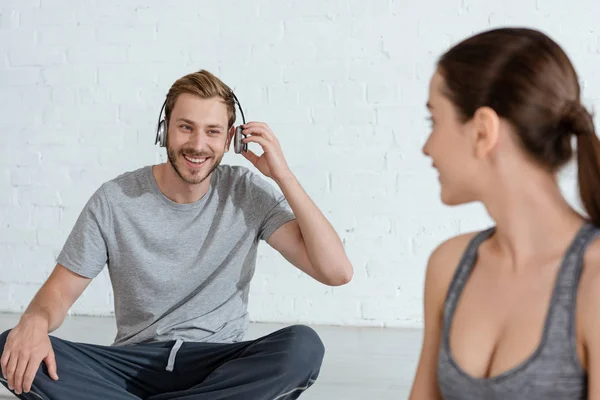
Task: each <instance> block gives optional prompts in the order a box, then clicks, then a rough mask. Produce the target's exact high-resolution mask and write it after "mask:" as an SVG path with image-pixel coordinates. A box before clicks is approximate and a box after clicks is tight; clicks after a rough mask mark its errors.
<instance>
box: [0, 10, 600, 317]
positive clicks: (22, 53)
mask: <svg viewBox="0 0 600 400" xmlns="http://www.w3.org/2000/svg"><path fill="white" fill-rule="evenodd" d="M567 11H568V12H569V13H570V15H569V18H568V20H565V19H564V18H565V15H566V12H567ZM598 17H600V2H598V1H597V0H577V1H576V2H570V3H569V5H568V10H567V6H565V3H564V2H563V1H562V0H561V1H559V0H505V1H504V2H484V1H475V0H450V1H446V0H437V1H429V2H422V3H415V2H408V1H401V0H369V1H365V0H354V1H334V0H327V1H325V0H303V1H291V0H258V1H248V2H240V1H233V0H221V1H218V2H215V1H206V0H205V1H191V0H185V1H184V0H182V1H174V0H160V1H158V0H150V1H148V0H146V1H141V0H122V1H119V2H116V1H93V2H90V1H80V0H2V1H1V2H0V101H1V103H2V107H1V108H0V132H1V133H0V254H1V256H2V257H1V258H2V263H1V264H0V310H2V311H17V312H19V311H22V310H23V309H24V307H26V305H27V304H28V302H29V301H30V299H31V297H32V296H33V294H34V293H35V291H36V290H37V288H38V287H39V285H40V284H41V283H42V282H43V281H44V280H45V279H46V277H47V276H48V274H49V273H50V271H51V269H52V268H53V266H54V262H55V261H54V260H55V257H56V255H57V254H58V252H59V251H60V248H61V246H62V244H63V242H64V240H65V238H66V236H67V235H68V233H69V231H70V229H71V227H72V225H73V223H74V222H75V219H76V218H77V215H78V214H79V212H80V210H81V207H82V206H83V205H84V203H85V201H86V200H87V199H88V197H89V196H90V195H91V194H92V192H93V191H94V190H95V189H96V188H97V187H98V186H99V185H100V184H101V183H102V182H104V181H105V180H108V179H111V178H113V177H114V176H116V175H118V174H120V173H122V172H124V171H126V170H131V169H135V168H138V167H140V166H142V165H146V164H151V163H155V162H159V161H162V160H164V152H163V151H162V150H160V149H159V148H157V147H154V145H153V142H154V129H155V123H156V119H157V117H158V112H159V108H160V106H161V104H162V102H163V100H164V95H165V93H166V91H167V90H168V87H169V86H170V84H171V83H172V82H173V81H174V80H175V79H177V78H178V77H180V76H182V75H184V74H186V73H188V72H191V71H194V70H197V69H200V68H205V69H208V70H210V71H212V72H214V73H216V74H217V75H218V76H220V77H221V78H222V79H223V80H225V81H226V82H227V83H229V84H230V85H232V86H233V87H234V88H235V90H236V92H237V94H238V95H239V97H240V100H241V102H242V104H243V106H244V108H245V112H246V115H247V117H248V119H251V120H263V121H266V122H268V123H269V124H270V125H271V127H272V128H273V130H274V131H275V132H276V134H277V135H278V137H279V138H280V140H281V143H282V146H283V149H284V152H285V154H286V156H287V158H288V161H289V163H290V165H291V166H292V168H293V170H294V171H295V172H296V174H297V175H298V177H299V179H300V181H301V182H302V183H303V184H304V186H305V188H306V190H307V191H308V193H309V194H310V195H311V196H312V198H313V199H314V200H315V201H316V203H317V204H318V205H319V206H320V207H321V209H322V210H323V211H324V212H325V214H326V215H327V216H328V217H329V218H330V219H331V221H332V223H333V224H334V226H335V228H336V229H337V231H338V232H339V233H340V235H341V236H342V238H343V241H344V242H345V244H346V247H347V250H348V253H349V255H350V257H351V259H352V261H353V263H354V266H355V270H356V273H355V278H354V280H353V282H352V283H351V284H349V285H347V286H344V287H339V288H329V287H326V286H323V285H320V284H318V283H317V282H314V281H312V280H310V279H309V278H308V277H305V276H303V275H301V273H299V272H298V271H296V270H295V269H293V268H292V267H290V266H289V265H288V264H287V263H286V262H284V260H283V259H282V258H281V257H280V256H278V255H277V254H276V253H275V252H274V251H273V250H272V249H270V248H269V247H268V246H266V245H263V246H262V248H261V251H260V258H259V266H258V271H257V274H256V278H255V280H254V283H253V286H252V296H251V304H250V311H251V314H252V319H253V320H259V321H282V322H293V321H294V322H295V321H300V322H308V323H310V322H313V323H326V324H353V325H387V326H410V325H420V323H421V302H422V287H423V278H424V268H425V263H426V259H427V257H428V255H429V253H430V252H431V250H432V249H433V247H434V246H435V245H437V244H438V243H439V242H440V241H442V240H443V239H445V238H448V237H450V236H452V235H455V234H457V233H459V232H464V231H468V230H472V229H479V228H483V227H485V226H487V224H488V223H489V222H490V221H489V220H488V217H487V215H486V214H485V212H484V210H483V209H482V208H481V206H478V205H470V206H463V207H458V208H454V209H450V208H445V207H443V206H442V205H441V204H440V201H439V199H438V185H437V181H436V179H435V176H434V173H433V172H432V171H431V169H430V162H429V161H428V160H426V159H425V158H424V157H423V156H422V155H421V152H420V149H421V146H422V144H423V140H424V139H425V137H426V134H427V125H426V123H425V122H424V117H425V108H424V103H425V99H426V96H427V84H428V79H429V77H430V75H431V73H432V71H433V68H434V63H435V61H436V58H437V57H438V56H439V55H440V53H441V52H442V51H444V50H445V49H446V48H447V47H448V46H449V45H450V44H451V43H453V42H454V41H456V40H459V39H462V38H463V37H465V36H466V35H468V34H470V33H473V32H476V31H480V30H483V29H487V28H489V27H492V26H499V25H505V24H508V25H527V26H532V27H537V28H541V29H543V30H545V31H547V32H548V33H550V34H551V35H552V36H553V37H554V38H555V39H556V40H557V41H558V42H559V43H560V44H562V45H564V46H565V48H566V50H567V51H568V53H569V54H570V55H571V56H572V59H573V61H574V62H575V65H576V67H577V69H578V71H579V72H580V74H581V79H582V81H583V84H584V88H585V90H584V95H585V96H586V101H587V103H588V104H589V105H596V106H597V105H599V104H600V75H598V73H597V72H598V70H600V32H599V31H598V29H597V20H598ZM225 162H227V163H235V164H242V165H246V166H249V164H248V163H247V162H246V161H245V160H244V159H242V158H241V157H239V156H236V155H234V154H229V155H227V156H226V158H225ZM562 182H563V184H564V187H565V191H566V193H567V195H568V197H569V198H570V199H571V201H575V191H574V190H575V180H574V175H573V171H572V170H570V171H569V170H567V171H566V172H565V174H564V176H563V178H562ZM72 311H73V312H74V313H86V314H109V313H111V312H112V293H111V290H110V282H109V279H108V275H107V274H106V272H104V273H103V274H101V276H100V277H98V278H97V279H96V280H95V281H94V282H93V283H92V285H91V287H90V288H89V289H88V290H87V291H86V292H85V293H84V295H83V296H82V298H81V299H80V300H79V301H78V302H77V303H76V305H75V306H74V307H73V310H72Z"/></svg>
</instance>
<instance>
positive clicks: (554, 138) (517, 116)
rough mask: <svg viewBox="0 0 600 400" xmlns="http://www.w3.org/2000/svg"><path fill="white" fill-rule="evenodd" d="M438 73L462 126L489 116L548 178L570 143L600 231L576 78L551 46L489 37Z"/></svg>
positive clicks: (596, 158)
mask: <svg viewBox="0 0 600 400" xmlns="http://www.w3.org/2000/svg"><path fill="white" fill-rule="evenodd" d="M438 67H439V71H440V74H441V75H442V76H443V78H444V80H445V95H446V96H447V97H448V98H449V99H450V101H451V102H452V103H453V104H454V105H455V107H456V109H457V111H458V114H459V117H460V118H461V120H462V122H466V121H468V120H469V119H471V118H472V117H473V115H474V114H475V111H477V109H478V108H480V107H490V108H492V109H493V110H494V111H495V112H496V113H497V114H498V116H499V117H501V118H503V119H504V120H506V121H508V122H509V123H510V124H511V125H512V127H513V128H514V130H515V132H516V135H517V137H518V140H519V142H520V144H521V146H522V148H523V149H524V150H525V152H526V153H527V154H528V155H529V156H530V157H531V158H532V159H533V160H534V161H535V162H537V163H538V164H539V165H540V166H542V167H544V168H547V169H548V170H549V171H551V172H556V171H557V170H558V169H559V168H560V167H562V166H563V165H565V164H566V163H567V162H568V161H569V160H570V159H571V157H572V156H573V148H572V138H573V135H575V136H576V137H577V153H578V156H577V162H578V180H579V191H580V196H581V200H582V202H583V205H584V207H585V209H586V211H587V212H588V215H589V216H590V219H591V220H592V221H593V222H594V223H595V224H597V225H600V141H599V140H598V137H597V136H596V132H595V128H594V121H593V118H592V115H591V114H590V113H589V112H588V110H587V109H586V108H585V107H584V106H583V105H582V103H581V93H580V91H581V90H580V86H579V81H578V77H577V73H576V72H575V69H574V67H573V65H572V63H571V61H570V60H569V58H568V56H567V55H566V54H565V52H564V51H563V50H562V49H561V47H560V46H559V45H558V44H557V43H555V42H554V41H553V40H552V39H550V38H549V37H548V36H546V35H545V34H543V33H541V32H539V31H536V30H533V29H526V28H502V29H493V30H489V31H486V32H483V33H480V34H477V35H475V36H472V37H470V38H468V39H466V40H464V41H462V42H460V43H458V44H457V45H456V46H454V47H452V48H451V49H450V50H448V51H447V52H446V53H445V54H444V55H442V57H441V58H440V60H439V63H438Z"/></svg>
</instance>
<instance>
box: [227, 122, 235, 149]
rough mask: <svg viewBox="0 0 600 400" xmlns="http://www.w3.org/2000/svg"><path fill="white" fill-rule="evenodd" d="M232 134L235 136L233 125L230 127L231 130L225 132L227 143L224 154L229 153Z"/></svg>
mask: <svg viewBox="0 0 600 400" xmlns="http://www.w3.org/2000/svg"><path fill="white" fill-rule="evenodd" d="M234 134H235V125H231V128H229V132H227V142H226V143H225V152H228V151H229V147H230V146H231V141H232V140H233V135H234Z"/></svg>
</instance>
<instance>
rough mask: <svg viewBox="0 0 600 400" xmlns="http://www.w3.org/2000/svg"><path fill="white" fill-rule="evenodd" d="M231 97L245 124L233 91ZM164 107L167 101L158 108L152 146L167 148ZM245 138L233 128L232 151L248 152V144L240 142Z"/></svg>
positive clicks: (240, 131)
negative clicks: (154, 137)
mask: <svg viewBox="0 0 600 400" xmlns="http://www.w3.org/2000/svg"><path fill="white" fill-rule="evenodd" d="M231 95H232V96H233V99H234V100H235V101H234V102H235V104H237V106H238V109H239V110H240V113H241V114H242V123H243V124H246V118H245V117H244V111H243V110H242V106H241V105H240V101H239V100H238V98H237V97H236V95H235V93H233V91H231ZM166 106H167V100H166V99H165V102H164V103H163V105H162V107H161V108H160V114H158V126H157V128H156V139H155V140H154V144H159V145H160V147H166V146H167V134H168V127H167V122H166V121H165V118H166V115H165V116H164V117H163V112H164V111H165V107H166ZM245 137H246V135H244V134H243V133H242V127H241V126H237V127H236V128H235V134H234V135H233V150H234V151H235V152H236V153H238V154H239V153H241V152H242V151H248V143H243V142H242V139H243V138H245Z"/></svg>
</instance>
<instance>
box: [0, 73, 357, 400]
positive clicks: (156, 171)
mask: <svg viewBox="0 0 600 400" xmlns="http://www.w3.org/2000/svg"><path fill="white" fill-rule="evenodd" d="M236 100H237V99H236V98H235V95H234V94H233V92H232V91H231V89H230V88H229V87H227V86H226V85H225V84H224V83H223V82H222V81H221V80H219V79H218V78H217V77H215V76H214V75H212V74H211V73H209V72H207V71H199V72H196V73H192V74H189V75H187V76H184V77H182V78H181V79H179V80H177V81H176V82H175V83H174V84H173V86H172V87H171V89H170V90H169V92H168V94H167V98H166V101H165V104H164V106H163V107H164V110H165V118H164V121H162V122H161V124H159V129H158V135H157V142H159V143H160V144H161V145H163V146H165V147H166V148H167V154H168V162H166V163H164V164H160V165H154V166H146V167H143V168H140V169H138V170H135V171H132V172H127V173H124V174H122V175H120V176H118V177H116V178H114V179H112V180H110V181H108V182H105V183H104V184H103V185H101V187H100V188H99V189H98V190H97V191H96V192H95V193H94V194H93V195H92V196H91V198H90V199H89V201H88V202H87V204H86V205H85V207H84V208H83V210H82V212H81V214H80V216H79V218H78V220H77V222H76V224H75V226H74V228H73V230H72V232H71V234H70V235H69V237H68V239H67V241H66V243H65V245H64V247H63V249H62V251H61V253H60V254H59V256H58V259H57V265H56V267H55V269H54V271H53V272H52V274H51V276H50V277H49V278H48V280H47V281H46V282H45V283H44V285H43V286H42V287H41V289H40V290H39V291H38V293H37V294H36V296H35V297H34V299H33V300H32V302H31V304H30V305H29V307H28V308H27V310H26V311H25V313H24V314H23V316H22V317H21V319H20V321H19V323H18V324H17V326H16V327H14V328H13V329H12V330H10V331H7V332H4V333H3V334H2V335H1V336H0V350H1V351H2V357H1V365H2V375H3V379H2V383H3V384H4V385H5V386H7V387H8V388H9V389H10V390H12V391H13V392H14V393H15V394H16V395H17V396H18V397H19V398H21V399H40V398H42V399H48V400H49V399H60V400H64V399H86V400H96V399H98V400H99V399H103V400H104V399H111V400H120V399H139V398H143V399H152V400H162V399H195V400H203V399H205V400H208V399H210V400H218V399H243V400H250V399H268V400H273V399H296V398H298V397H299V396H300V394H301V393H302V392H303V391H304V390H305V389H307V388H308V387H310V386H311V385H312V384H313V383H314V382H315V380H316V378H317V376H318V373H319V370H320V367H321V362H322V358H323V355H324V348H323V344H322V343H321V341H320V339H319V337H318V336H317V334H316V333H315V332H314V331H313V330H312V329H310V328H308V327H306V326H302V325H295V326H290V327H287V328H284V329H282V330H279V331H277V332H274V333H272V334H270V335H268V336H265V337H262V338H259V339H257V340H252V341H242V339H243V338H244V335H245V333H246V329H247V325H248V314H247V303H248V291H249V284H250V280H251V278H252V276H253V273H254V268H255V263H256V257H257V246H258V243H259V241H260V239H262V240H264V241H266V242H267V243H268V244H269V245H271V246H272V247H273V248H274V249H276V250H278V251H279V252H280V253H281V254H282V255H283V257H284V258H285V259H287V260H288V261H289V262H290V263H291V264H293V265H294V266H296V267H297V268H299V269H300V270H302V271H303V272H305V273H307V274H308V275H310V276H311V277H313V278H314V279H316V280H318V281H320V282H322V283H324V284H327V285H342V284H345V283H347V282H349V281H350V279H351V277H352V266H351V264H350V262H349V260H348V258H347V256H346V254H345V251H344V248H343V245H342V243H341V241H340V239H339V237H338V235H337V234H336V232H335V231H334V229H333V228H332V226H331V225H330V223H329V222H328V221H327V219H326V218H325V217H324V215H323V214H322V213H321V212H320V211H319V210H318V208H317V207H316V206H315V204H314V203H313V202H312V201H311V199H310V198H309V197H308V196H307V194H306V193H305V192H304V190H303V189H302V187H301V186H300V184H299V183H298V181H297V180H296V178H295V176H294V175H293V174H292V172H291V171H290V169H289V168H288V166H287V163H286V161H285V158H284V156H283V154H282V151H281V148H280V146H279V143H278V140H277V138H276V137H275V135H274V134H273V132H272V131H271V129H270V128H269V127H268V126H267V125H266V124H264V123H261V122H250V123H247V124H244V125H243V135H244V138H243V140H241V142H238V143H236V144H237V145H238V146H243V145H247V143H250V142H253V143H257V144H258V145H260V146H261V147H262V150H263V154H262V155H261V156H258V155H256V154H255V153H253V152H252V151H249V150H247V149H245V150H243V151H242V154H243V155H244V156H245V158H246V159H248V160H249V161H250V162H251V163H252V164H253V165H254V166H255V167H256V168H257V169H258V170H259V171H260V172H261V173H262V174H264V175H266V176H267V177H269V178H271V179H272V180H273V181H274V182H275V183H277V185H278V186H279V188H280V189H281V192H282V193H283V194H280V193H279V192H278V191H276V190H275V188H274V187H273V186H272V185H270V184H269V183H268V182H267V181H266V180H264V179H263V178H262V177H260V176H259V175H257V174H255V173H252V172H251V171H250V170H248V169H247V168H243V167H237V166H228V165H220V162H221V159H222V157H223V154H224V153H225V151H227V150H228V149H229V146H230V143H231V141H232V139H233V138H234V136H235V137H236V138H237V139H239V138H241V136H239V135H236V133H235V126H234V122H235V119H236V116H235V104H236ZM238 106H239V103H238ZM240 110H241V109H240ZM161 115H162V110H161ZM242 115H243V114H242ZM159 120H160V117H159ZM105 265H107V266H108V271H109V274H110V277H111V283H112V286H113V290H114V296H115V297H114V298H115V304H114V305H115V315H116V321H117V336H116V338H115V341H114V343H113V345H112V346H99V345H93V344H86V343H73V342H70V341H66V340H61V339H58V338H56V337H54V336H49V333H50V332H52V331H54V330H55V329H57V328H58V327H59V326H60V325H61V324H62V322H63V321H64V318H65V316H66V314H67V311H68V310H69V309H70V308H71V306H72V305H73V303H74V302H75V301H76V300H77V298H78V297H79V296H80V295H81V294H82V292H83V291H84V290H85V288H86V287H87V286H88V284H89V283H90V281H91V280H92V279H93V278H94V277H95V276H97V275H98V274H99V273H100V272H101V271H102V269H103V268H104V266H105Z"/></svg>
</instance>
